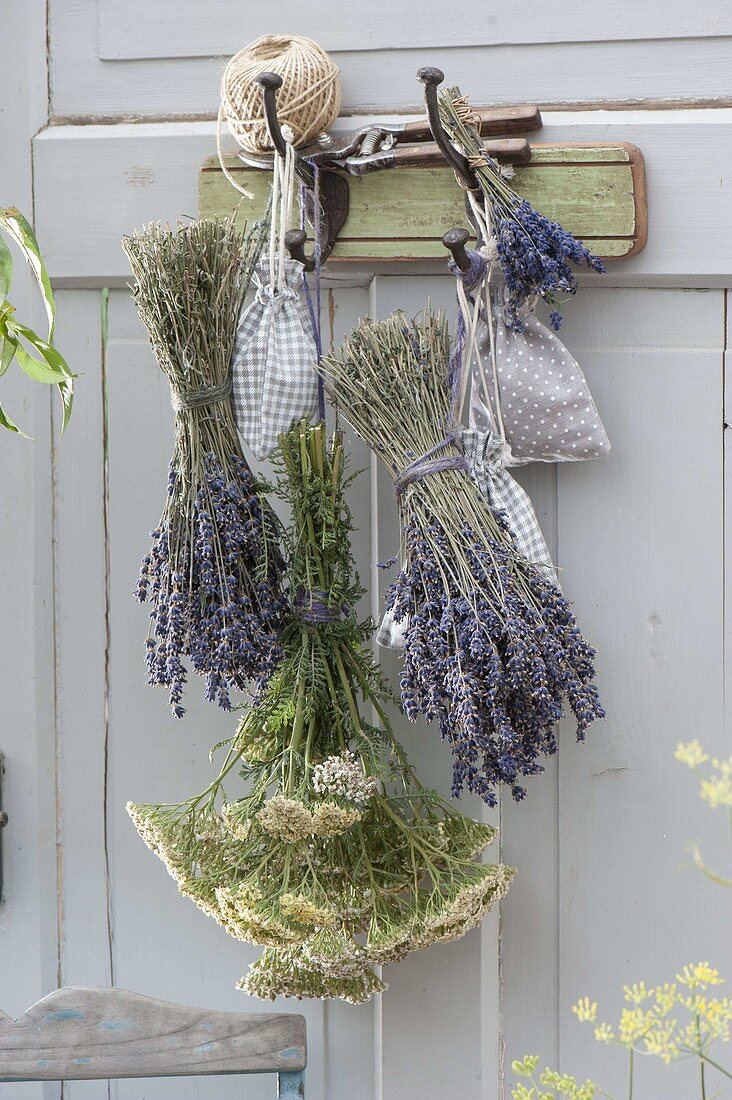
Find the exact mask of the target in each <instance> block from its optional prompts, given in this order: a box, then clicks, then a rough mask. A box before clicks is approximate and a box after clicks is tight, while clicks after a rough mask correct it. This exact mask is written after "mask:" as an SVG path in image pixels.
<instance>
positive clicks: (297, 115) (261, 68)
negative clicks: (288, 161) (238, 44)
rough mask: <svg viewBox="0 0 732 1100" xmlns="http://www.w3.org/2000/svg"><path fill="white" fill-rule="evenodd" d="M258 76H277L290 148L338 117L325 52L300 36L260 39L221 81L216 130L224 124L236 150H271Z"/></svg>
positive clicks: (335, 79) (337, 89) (336, 91)
mask: <svg viewBox="0 0 732 1100" xmlns="http://www.w3.org/2000/svg"><path fill="white" fill-rule="evenodd" d="M263 72H274V73H278V74H279V76H281V77H282V87H281V88H280V90H279V93H278V95H277V114H278V117H279V119H280V121H281V122H283V123H288V124H289V125H290V126H291V127H292V130H293V133H294V139H293V140H294V144H295V145H298V146H299V145H307V144H308V143H309V142H312V141H315V139H316V138H317V137H318V135H319V134H320V133H322V132H323V131H325V130H327V129H328V128H329V127H330V126H331V125H332V123H333V121H334V120H335V119H336V118H337V117H338V112H339V110H340V105H341V86H340V80H339V75H338V67H337V66H336V65H335V63H334V62H333V61H332V60H331V58H330V57H329V56H328V54H327V53H326V52H325V50H323V49H322V48H321V47H320V46H319V45H318V44H317V42H314V41H313V40H312V38H306V37H304V36H303V35H283V34H265V35H263V36H262V37H261V38H257V39H256V40H255V41H254V42H250V43H249V45H248V46H245V47H244V49H243V50H240V51H239V52H238V53H237V54H235V55H234V56H233V57H232V58H231V59H230V60H229V62H228V63H227V65H226V68H225V69H224V72H223V75H222V77H221V109H220V111H219V116H220V121H219V127H220V126H221V124H222V123H223V122H224V121H226V123H227V125H228V128H229V131H230V132H231V134H232V136H233V137H234V139H235V140H236V142H237V143H238V144H239V146H240V147H241V148H242V149H244V150H246V151H247V152H249V153H263V152H266V151H267V150H269V149H271V148H272V146H271V144H270V140H269V134H268V133H267V124H266V122H265V119H264V109H263V104H262V90H261V88H260V86H259V85H258V84H257V77H258V76H259V75H260V74H261V73H263ZM225 174H226V173H225ZM230 178H231V177H230V176H229V175H228V174H227V179H230ZM234 186H237V185H236V183H235V184H234ZM237 190H242V188H241V187H237Z"/></svg>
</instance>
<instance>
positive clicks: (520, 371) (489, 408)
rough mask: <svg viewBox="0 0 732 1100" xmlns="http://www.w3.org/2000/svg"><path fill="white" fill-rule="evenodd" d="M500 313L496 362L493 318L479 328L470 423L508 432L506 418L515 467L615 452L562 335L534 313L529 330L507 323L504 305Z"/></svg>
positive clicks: (525, 318) (524, 318) (524, 319)
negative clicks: (560, 337) (501, 424)
mask: <svg viewBox="0 0 732 1100" xmlns="http://www.w3.org/2000/svg"><path fill="white" fill-rule="evenodd" d="M494 317H495V361H494V360H493V358H492V356H491V341H490V332H489V329H488V325H487V323H486V320H485V317H483V319H482V320H481V322H480V326H479V332H478V339H477V354H476V355H475V356H474V357H473V363H472V378H471V397H470V426H471V427H472V428H481V429H485V428H496V426H498V428H499V430H500V421H501V420H502V422H503V434H504V435H505V439H506V454H505V461H506V465H507V466H521V465H524V464H525V463H527V462H578V461H581V460H582V459H587V458H599V457H600V456H601V455H604V454H607V453H608V451H609V450H610V441H609V440H608V437H607V435H606V433H605V429H604V427H603V424H602V421H601V420H600V417H599V415H598V412H597V409H596V408H595V403H594V401H593V400H592V397H591V395H590V391H589V388H588V386H587V382H586V381H585V376H584V374H583V373H582V371H581V370H580V367H579V365H578V364H577V362H576V360H575V359H574V358H573V357H572V356H571V355H570V353H569V352H568V351H567V349H566V348H565V346H564V344H563V343H562V342H561V340H560V339H559V338H558V337H557V336H556V335H555V334H554V333H553V332H552V331H551V330H550V329H548V328H547V327H546V325H543V324H542V323H541V321H540V320H539V319H538V318H537V317H536V316H535V315H534V314H533V313H531V312H530V311H529V310H525V311H524V312H523V313H522V314H521V318H520V319H521V323H522V325H523V327H524V331H523V332H515V331H514V330H513V329H512V328H509V327H508V326H507V325H506V324H505V322H504V319H503V316H502V311H501V309H500V307H497V308H496V309H495V311H494ZM494 368H495V371H494ZM496 381H497V383H498V387H497V389H498V392H497V393H496V385H495V383H496ZM486 390H487V392H486ZM497 403H498V404H497ZM497 414H498V416H497ZM499 417H500V419H499Z"/></svg>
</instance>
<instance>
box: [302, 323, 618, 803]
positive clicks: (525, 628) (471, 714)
mask: <svg viewBox="0 0 732 1100" xmlns="http://www.w3.org/2000/svg"><path fill="white" fill-rule="evenodd" d="M449 358H450V346H449V339H448V334H447V327H446V325H445V323H444V318H443V317H442V316H441V315H435V314H432V313H431V312H429V311H426V312H425V314H424V315H423V316H422V317H421V318H418V319H417V320H415V321H413V322H411V323H408V322H407V320H406V318H405V316H404V314H402V313H399V312H397V313H395V314H393V315H392V316H391V317H390V318H388V319H387V320H386V321H379V322H375V321H364V322H362V323H361V324H360V325H359V327H358V328H357V329H356V330H355V331H354V332H353V333H352V335H351V336H350V337H349V338H348V340H347V341H346V343H345V345H344V346H343V348H342V349H341V350H340V352H339V353H338V354H336V355H329V356H325V358H324V360H323V370H324V372H325V373H326V375H327V386H328V388H329V390H330V392H331V393H332V395H333V396H334V397H335V398H336V400H337V401H338V404H339V407H340V409H341V410H342V411H343V413H344V415H345V416H346V417H347V418H348V419H349V421H350V422H351V423H352V424H353V426H354V427H355V429H356V430H357V431H358V432H359V433H360V434H361V435H362V436H363V437H364V438H365V439H366V440H367V442H368V443H369V444H370V445H371V446H372V447H373V448H374V450H375V451H376V453H377V454H378V455H379V456H380V457H381V458H382V460H383V461H384V462H385V464H386V465H387V467H388V469H389V471H390V473H391V475H392V477H394V479H395V482H396V485H397V493H398V499H399V511H400V516H401V520H402V526H403V534H402V547H403V559H404V567H403V569H402V571H401V573H400V574H399V576H398V577H397V579H396V580H395V581H394V583H393V584H392V586H391V588H390V591H389V595H388V600H387V603H388V607H389V609H390V611H391V612H392V615H393V618H394V620H395V621H396V622H403V621H405V620H406V621H407V626H406V631H405V641H404V669H403V672H402V676H401V692H402V703H403V706H404V710H405V712H406V714H407V716H408V717H409V718H410V719H411V720H412V721H416V720H417V719H418V718H420V717H424V718H426V719H427V720H428V721H437V722H439V726H440V731H441V734H442V736H443V737H444V738H445V739H446V740H447V741H449V742H450V745H451V746H452V753H453V784H452V793H453V795H454V796H455V797H459V796H460V794H461V793H462V792H463V791H469V792H471V793H473V794H477V795H479V796H480V797H481V798H482V799H483V800H484V801H485V802H487V803H488V804H489V805H494V804H495V802H496V787H497V785H498V784H500V783H505V784H507V785H508V786H509V787H510V789H511V792H512V794H513V797H514V798H515V799H521V798H523V797H524V794H525V788H524V786H523V783H522V780H523V777H526V776H531V775H536V774H537V773H539V772H541V771H542V770H543V769H542V764H541V758H542V757H543V756H546V755H551V754H552V753H555V752H556V750H557V739H556V733H555V726H556V723H557V722H558V721H559V719H560V718H561V717H562V713H563V706H564V702H565V701H566V702H567V703H568V705H569V709H570V710H571V711H572V713H573V714H574V716H575V719H576V722H577V736H578V738H579V739H580V740H582V739H583V738H584V735H585V730H586V728H587V726H588V725H589V724H590V722H592V721H593V720H594V719H595V718H600V717H603V716H604V711H603V709H602V707H601V706H600V703H599V700H598V695H597V689H596V687H595V685H594V683H593V678H594V667H593V660H594V651H593V650H592V648H591V647H590V646H589V645H588V644H587V642H586V641H585V640H584V639H583V637H582V635H581V633H580V631H579V628H578V627H577V624H576V622H575V619H574V615H573V613H572V609H571V607H570V605H569V603H568V601H567V600H566V599H565V597H564V596H563V595H562V592H561V591H560V590H559V588H558V587H557V586H556V585H555V584H553V583H551V582H550V581H549V580H548V579H547V578H546V576H545V575H544V574H543V571H540V570H538V569H537V568H536V567H535V566H533V565H531V564H530V563H529V562H528V561H526V560H525V559H524V558H523V557H521V555H520V554H519V553H518V552H517V550H516V547H515V545H514V542H513V538H512V536H511V534H510V532H509V530H508V527H507V525H506V522H505V518H504V517H503V516H502V515H501V514H500V513H496V512H494V511H493V510H492V509H491V507H490V505H489V503H488V502H487V500H486V499H485V498H484V497H483V496H482V495H481V494H480V492H479V491H478V490H477V489H476V487H475V484H474V483H473V481H472V480H471V478H470V475H469V473H468V471H467V469H466V468H465V463H464V462H463V463H462V464H460V463H459V462H458V461H457V459H458V457H459V451H458V447H457V445H456V442H455V439H456V437H455V435H454V434H453V433H451V432H450V431H449V425H448V419H449V409H450V393H449V385H448V362H449ZM438 454H439V455H440V456H441V458H444V459H445V460H449V459H450V458H452V459H453V461H451V462H450V461H441V460H438V461H435V459H434V456H435V455H438ZM415 456H417V457H416V458H415ZM419 456H425V457H424V458H420V457H419ZM427 456H429V458H427ZM405 469H409V470H410V471H411V472H410V476H409V478H405V477H404V470H405Z"/></svg>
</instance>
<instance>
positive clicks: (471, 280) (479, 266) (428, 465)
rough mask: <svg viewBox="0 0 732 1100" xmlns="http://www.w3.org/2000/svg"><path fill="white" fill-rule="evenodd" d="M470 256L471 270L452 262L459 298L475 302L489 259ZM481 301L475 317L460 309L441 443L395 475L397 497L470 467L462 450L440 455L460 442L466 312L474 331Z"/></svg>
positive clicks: (474, 255) (451, 359)
mask: <svg viewBox="0 0 732 1100" xmlns="http://www.w3.org/2000/svg"><path fill="white" fill-rule="evenodd" d="M468 258H469V260H470V266H469V268H468V270H467V271H461V270H460V268H459V267H458V265H457V264H456V263H455V262H454V261H451V262H450V265H449V266H450V271H451V272H452V273H453V275H455V277H456V279H457V284H458V299H460V292H461V291H462V293H463V295H464V298H465V301H466V302H468V300H469V301H470V303H471V305H472V303H473V298H472V294H473V291H475V290H476V288H477V287H478V286H480V284H481V283H482V281H483V279H484V278H485V275H486V271H487V262H486V259H485V257H484V256H483V255H481V253H480V252H473V251H468ZM476 298H477V299H478V301H479V296H478V295H476ZM477 304H478V303H477V302H476V304H475V317H474V318H473V317H472V316H470V310H469V309H468V310H467V312H465V311H464V309H463V307H462V303H461V304H460V308H459V309H458V320H457V332H456V336H455V343H454V345H453V349H452V352H451V354H450V359H449V361H448V365H447V378H448V385H449V387H450V409H449V412H448V415H447V425H446V429H445V435H444V436H443V438H442V439H441V440H440V441H439V442H438V443H435V445H434V447H430V449H429V450H428V451H425V453H424V454H423V455H419V456H418V457H417V458H415V459H414V460H413V461H412V462H410V463H409V465H407V466H405V467H404V469H403V470H401V471H400V473H399V474H398V475H397V476H396V477H395V479H394V492H395V493H396V496H397V499H399V498H400V497H401V496H402V495H403V494H404V492H405V490H406V489H407V488H408V486H410V485H414V484H415V483H416V482H419V481H423V480H424V478H426V477H431V476H432V474H442V473H445V472H446V471H447V470H467V469H468V463H467V460H466V458H465V455H464V454H462V452H460V453H458V454H445V455H440V451H443V450H445V449H446V448H448V447H459V446H460V435H459V432H460V420H461V417H462V406H463V403H464V400H465V386H466V384H467V379H465V381H464V375H465V371H464V363H463V360H464V357H465V347H466V335H467V331H468V329H467V326H466V316H468V320H469V324H470V331H471V334H472V333H473V332H474V331H475V327H476V326H477Z"/></svg>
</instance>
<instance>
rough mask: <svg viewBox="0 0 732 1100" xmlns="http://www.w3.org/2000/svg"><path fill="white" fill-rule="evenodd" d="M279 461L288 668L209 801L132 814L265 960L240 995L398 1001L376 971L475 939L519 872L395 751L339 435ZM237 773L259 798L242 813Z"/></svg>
mask: <svg viewBox="0 0 732 1100" xmlns="http://www.w3.org/2000/svg"><path fill="white" fill-rule="evenodd" d="M282 458H283V464H284V469H285V473H286V475H287V478H286V482H285V486H286V492H285V495H286V499H287V500H288V502H289V503H290V505H291V508H292V525H291V527H292V533H293V539H292V547H291V555H290V567H289V568H290V592H291V615H290V622H289V625H288V627H287V628H286V630H285V633H284V642H283V644H284V656H283V660H282V663H281V665H280V667H279V668H278V670H277V672H276V673H275V675H274V676H273V677H272V679H271V680H270V682H269V685H268V687H267V689H266V691H265V692H264V693H263V694H262V696H261V698H260V699H259V700H258V701H257V702H256V703H255V704H254V706H253V707H252V709H251V710H250V711H249V712H248V714H247V715H246V716H245V717H244V718H243V719H242V722H241V724H240V726H239V729H238V731H237V734H236V736H235V737H234V739H233V741H232V743H231V744H230V746H229V751H228V756H227V759H226V761H225V763H224V765H223V767H222V769H221V772H220V774H219V776H218V777H217V779H216V780H215V781H214V782H213V783H212V784H211V786H210V787H209V788H208V789H207V790H206V791H204V792H203V793H202V794H200V795H198V796H196V797H195V798H193V799H190V800H188V801H187V802H185V803H182V804H180V805H176V806H139V805H130V806H129V807H128V810H129V812H130V815H131V817H132V819H133V821H134V823H135V825H136V827H137V829H138V831H139V833H140V835H141V836H142V838H143V839H144V840H145V842H146V844H147V845H148V846H149V847H150V848H151V849H152V851H154V852H155V853H156V854H157V855H158V856H159V857H160V858H161V859H162V860H163V861H164V862H165V864H166V866H167V867H168V870H169V872H170V874H171V875H172V876H173V877H174V878H175V880H176V881H177V883H178V886H179V889H180V891H181V893H183V894H184V895H185V896H187V897H190V898H191V899H192V900H193V901H194V902H195V903H196V904H197V905H198V906H199V907H200V908H201V909H202V910H203V911H204V912H206V913H207V914H208V915H209V916H211V917H213V918H214V919H215V920H217V921H218V922H219V923H220V924H221V925H222V926H223V927H224V928H225V929H226V931H227V932H228V933H229V934H230V935H231V936H234V937H235V938H237V939H240V940H246V941H248V942H250V943H255V944H260V945H262V946H263V947H265V948H266V949H267V950H265V952H264V954H263V955H262V957H261V958H260V959H259V960H258V961H257V962H256V963H254V964H253V965H252V967H251V968H250V971H249V973H248V975H247V976H246V977H245V978H244V979H242V981H241V982H240V983H239V984H240V987H241V988H243V989H245V990H246V991H247V992H248V993H250V994H252V995H254V996H257V997H262V998H274V997H275V996H278V995H283V996H291V997H340V998H342V999H344V1000H347V1001H351V1002H353V1003H361V1002H363V1001H366V1000H368V999H369V997H371V995H372V994H373V993H375V992H379V991H381V990H383V989H384V988H385V986H384V983H383V982H382V981H381V979H380V978H379V977H378V976H377V974H376V973H375V971H374V966H375V965H376V964H381V963H388V962H393V961H395V960H398V959H401V958H403V957H404V956H405V955H406V954H408V953H409V952H411V951H415V950H418V949H421V948H425V947H429V946H430V944H432V943H436V942H442V941H448V940H453V939H457V938H459V937H460V936H462V935H463V934H464V933H465V932H467V931H468V930H469V929H470V928H473V927H474V926H475V925H476V924H478V923H479V922H480V920H481V919H482V917H483V915H484V914H485V913H486V912H487V911H488V910H489V909H490V908H491V906H492V905H493V904H494V903H495V902H496V901H497V900H498V899H499V898H500V897H501V896H502V895H503V894H504V893H505V891H506V889H507V888H508V885H509V882H510V879H511V877H512V875H513V871H512V870H511V869H510V868H507V867H504V866H502V865H501V864H497V865H491V864H485V863H478V862H476V857H477V856H478V855H479V854H480V852H482V850H483V849H484V848H485V847H486V845H487V844H489V843H490V841H491V840H492V839H493V837H494V835H495V830H494V829H492V828H491V827H490V826H488V825H485V824H482V823H480V822H477V821H472V820H471V819H470V818H467V817H464V816H463V815H462V814H460V813H458V812H457V811H456V810H454V809H453V808H452V807H451V806H449V805H448V804H447V803H446V802H445V801H444V800H443V799H441V798H440V797H439V795H437V793H436V792H435V791H431V790H427V789H425V788H424V787H422V785H421V784H420V783H419V780H418V779H417V778H416V776H415V775H414V772H413V770H412V768H411V767H410V765H409V762H408V761H407V759H406V757H405V754H404V752H403V750H402V748H401V747H400V745H399V744H398V742H397V741H396V739H395V738H394V735H393V732H392V729H391V726H390V723H389V719H388V716H387V714H386V712H385V710H384V701H385V691H384V687H383V685H382V683H381V680H380V677H379V672H378V668H377V667H376V665H375V664H374V661H373V658H372V656H371V653H370V650H369V649H368V646H367V640H368V637H369V634H370V625H371V624H370V623H359V622H358V620H357V618H356V615H355V612H354V605H355V603H356V601H357V600H358V598H359V597H360V595H361V592H362V590H361V589H360V587H359V585H358V582H357V581H356V580H355V579H354V576H353V563H352V560H351V550H350V540H349V533H350V530H351V520H350V514H349V512H348V508H347V506H346V503H345V500H344V496H343V491H344V485H345V484H346V482H345V480H344V478H343V444H342V439H341V437H340V435H336V436H335V438H334V440H333V442H332V445H330V446H328V445H326V439H325V431H324V426H323V425H320V426H318V427H316V428H310V427H309V426H308V425H306V424H301V425H300V426H299V427H297V428H295V429H294V430H293V431H292V432H291V433H290V434H289V435H288V436H287V437H286V438H285V439H284V440H283V443H282ZM364 710H365V711H366V713H370V712H372V711H373V712H375V713H376V714H377V715H378V719H379V722H378V725H374V724H372V723H370V722H369V721H368V720H367V719H366V718H364V716H363V714H362V711H364ZM236 768H240V769H241V778H242V779H243V780H244V782H245V784H246V787H245V790H246V793H245V794H244V795H243V797H241V798H239V799H238V800H236V801H227V800H226V797H225V795H224V790H223V782H224V779H225V778H226V776H227V775H230V774H231V773H232V772H233V771H234V769H236Z"/></svg>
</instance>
